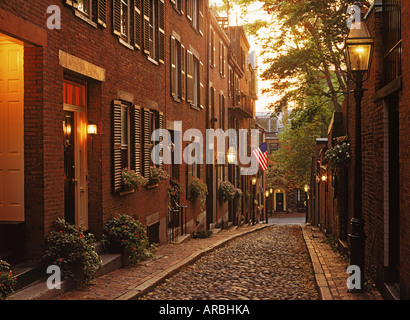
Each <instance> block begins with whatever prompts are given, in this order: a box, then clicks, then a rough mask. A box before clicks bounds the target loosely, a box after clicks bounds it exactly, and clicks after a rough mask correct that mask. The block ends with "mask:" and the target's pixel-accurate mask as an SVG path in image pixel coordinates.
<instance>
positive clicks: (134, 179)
mask: <svg viewBox="0 0 410 320" xmlns="http://www.w3.org/2000/svg"><path fill="white" fill-rule="evenodd" d="M121 179H122V183H123V185H124V186H125V187H126V188H128V189H135V188H138V187H139V186H146V185H147V184H148V179H147V178H144V177H143V176H142V175H140V174H138V173H136V172H135V171H134V170H131V169H128V168H124V169H123V170H122V172H121Z"/></svg>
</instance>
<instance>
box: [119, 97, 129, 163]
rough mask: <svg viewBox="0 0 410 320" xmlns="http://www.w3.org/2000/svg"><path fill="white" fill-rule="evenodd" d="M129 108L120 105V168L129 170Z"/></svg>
mask: <svg viewBox="0 0 410 320" xmlns="http://www.w3.org/2000/svg"><path fill="white" fill-rule="evenodd" d="M129 142H130V107H129V106H127V105H125V104H121V166H122V168H130V167H131V162H130V160H131V159H130V143H129Z"/></svg>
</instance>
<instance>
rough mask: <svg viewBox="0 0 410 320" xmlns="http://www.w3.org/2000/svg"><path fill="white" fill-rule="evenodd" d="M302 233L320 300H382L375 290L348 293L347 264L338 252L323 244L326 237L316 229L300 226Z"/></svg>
mask: <svg viewBox="0 0 410 320" xmlns="http://www.w3.org/2000/svg"><path fill="white" fill-rule="evenodd" d="M302 231H303V237H304V238H305V242H306V246H307V248H308V251H309V254H310V258H311V260H312V264H313V269H314V272H315V278H316V284H317V286H318V289H319V294H320V297H321V299H322V300H383V298H382V296H381V295H380V293H379V292H378V291H377V290H376V289H374V290H373V291H372V292H363V293H349V292H348V291H347V284H346V281H347V279H348V277H349V274H348V273H347V267H348V265H349V263H348V262H347V261H345V260H343V258H342V256H341V255H340V253H339V252H335V251H333V250H332V248H331V246H330V244H328V243H326V242H324V240H325V239H326V237H325V235H324V234H323V233H322V232H321V231H318V230H317V228H314V227H311V226H308V225H302Z"/></svg>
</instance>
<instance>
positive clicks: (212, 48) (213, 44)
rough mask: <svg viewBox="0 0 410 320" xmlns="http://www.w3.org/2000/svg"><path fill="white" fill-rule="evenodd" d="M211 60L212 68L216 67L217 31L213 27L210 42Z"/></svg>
mask: <svg viewBox="0 0 410 320" xmlns="http://www.w3.org/2000/svg"><path fill="white" fill-rule="evenodd" d="M209 56H210V58H209V62H210V65H211V67H212V68H214V67H215V31H214V30H212V29H211V35H210V43H209Z"/></svg>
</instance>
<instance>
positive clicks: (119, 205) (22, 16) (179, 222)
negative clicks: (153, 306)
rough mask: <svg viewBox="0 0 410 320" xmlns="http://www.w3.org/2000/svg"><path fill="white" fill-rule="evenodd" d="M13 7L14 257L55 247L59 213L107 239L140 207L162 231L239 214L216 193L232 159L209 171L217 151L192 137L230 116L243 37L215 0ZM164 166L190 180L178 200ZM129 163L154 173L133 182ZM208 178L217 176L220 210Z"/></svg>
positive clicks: (2, 29)
mask: <svg viewBox="0 0 410 320" xmlns="http://www.w3.org/2000/svg"><path fill="white" fill-rule="evenodd" d="M0 17H1V19H0V55H1V60H0V61H1V62H0V65H1V66H0V68H1V69H0V85H1V87H0V95H1V96H0V103H1V106H0V112H1V114H0V121H1V125H0V130H1V141H0V148H1V149H0V204H1V205H0V222H1V223H0V252H1V255H0V258H4V259H6V260H8V261H10V262H11V263H15V262H19V261H20V260H22V259H36V258H39V257H41V255H42V253H43V250H44V241H45V237H46V236H47V234H48V232H49V230H50V227H51V225H52V223H53V221H54V220H55V219H56V218H57V217H60V218H64V219H66V220H67V221H68V222H70V223H72V224H74V225H75V226H76V227H82V228H83V229H85V230H87V231H89V232H92V233H94V234H95V235H96V237H97V239H99V238H100V237H101V235H102V233H103V227H104V224H105V222H106V221H107V220H108V219H109V218H110V217H111V216H112V215H113V214H114V213H115V212H121V213H126V214H129V215H131V216H134V217H136V218H137V219H138V220H140V221H141V222H142V223H143V224H144V225H145V226H146V227H147V233H148V237H149V240H150V242H151V243H165V242H167V241H169V240H172V239H171V234H173V231H175V230H176V229H178V233H179V234H181V233H185V234H190V233H192V232H194V231H195V230H197V229H198V228H210V226H214V225H215V224H216V223H219V222H221V221H223V220H225V221H226V222H227V221H228V220H229V221H232V222H234V219H233V218H232V217H233V215H232V214H231V215H230V211H229V210H230V209H229V206H230V204H228V203H220V202H218V201H217V200H216V198H215V196H216V191H215V190H217V189H216V188H217V182H218V181H221V179H222V177H223V179H226V180H228V179H230V175H229V173H228V166H227V165H226V166H223V167H221V168H223V170H222V169H219V167H217V166H216V165H215V167H211V168H210V169H211V170H212V171H211V173H209V172H208V175H207V171H208V170H209V167H207V165H206V163H205V158H203V161H202V162H201V161H200V160H199V161H197V162H194V163H192V164H188V163H187V162H186V161H184V160H183V159H184V158H183V156H184V152H189V155H187V156H190V157H193V158H195V159H200V156H203V155H204V154H205V149H202V150H201V149H195V151H194V152H191V149H189V148H188V147H189V146H190V145H191V146H192V145H193V144H194V143H195V142H201V141H200V139H201V137H203V138H205V137H206V132H205V130H206V129H208V128H214V127H215V128H219V126H220V127H221V128H226V129H227V128H228V127H229V126H230V123H229V116H228V113H229V111H228V110H229V103H228V100H229V98H228V92H229V77H228V73H229V72H228V60H229V59H228V54H229V51H230V50H231V49H230V48H231V40H230V38H229V34H227V32H226V30H224V29H223V28H221V26H220V25H219V24H218V23H216V24H215V22H217V21H216V19H215V18H214V17H213V15H212V14H211V13H210V11H209V7H208V2H207V1H203V0H189V1H178V0H170V1H168V0H78V1H75V0H64V1H60V2H58V3H57V4H56V3H53V2H51V1H17V2H16V1H8V0H6V1H2V2H1V3H0ZM59 17H61V19H59ZM212 37H213V39H214V40H213V41H214V42H212V41H211V39H212ZM212 43H213V45H214V47H212ZM221 43H222V44H221ZM211 49H212V50H213V51H211ZM245 49H247V50H249V47H245ZM212 53H213V54H214V55H212ZM218 57H219V59H218ZM221 57H222V58H221ZM212 59H213V60H212ZM246 67H249V66H248V64H246ZM211 88H212V89H211ZM213 90H214V91H215V92H214V97H213V100H212V99H211V95H210V93H211V92H212V91H213ZM249 108H252V106H250V107H249ZM251 115H253V114H251ZM214 119H217V121H214ZM91 125H92V126H91ZM91 128H93V129H95V128H96V132H91V131H88V129H91ZM246 128H247V127H246ZM190 129H194V130H190ZM158 132H159V134H158ZM187 132H188V133H187ZM186 133H187V134H186ZM161 143H162V144H163V145H162V147H163V148H162V151H161V152H160V153H159V157H158V158H157V159H156V161H154V160H155V159H153V158H152V157H151V155H152V154H153V151H154V150H155V149H158V147H161ZM195 145H196V144H195ZM202 145H205V144H202ZM201 151H202V155H201ZM216 156H217V155H216ZM178 157H179V158H178ZM181 157H182V158H181ZM177 159H180V160H179V161H177ZM153 168H156V169H158V168H161V169H163V170H164V171H166V172H167V173H168V175H169V176H170V177H171V178H172V180H173V181H177V182H178V183H179V184H180V185H181V186H182V187H183V191H181V192H180V193H179V194H178V196H177V197H176V198H172V201H171V199H170V198H169V196H168V192H167V191H168V188H169V186H170V182H169V181H156V180H154V179H153V177H152V170H153ZM124 169H131V170H133V171H135V172H136V173H139V174H140V175H141V176H143V177H144V178H146V179H148V180H149V183H148V185H147V186H144V187H141V186H140V187H138V188H133V189H130V188H128V187H127V186H126V185H125V184H124V183H123V181H122V172H123V170H124ZM194 179H201V180H203V181H205V182H207V183H208V190H209V194H208V200H207V202H208V205H211V209H210V210H209V211H208V210H207V208H206V207H205V208H204V207H203V206H201V204H200V202H199V200H198V199H197V198H196V197H195V196H193V194H192V190H191V184H192V181H193V180H194ZM235 179H238V177H237V176H236V178H232V181H235ZM237 185H238V186H240V185H239V184H237ZM235 223H238V220H235Z"/></svg>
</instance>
